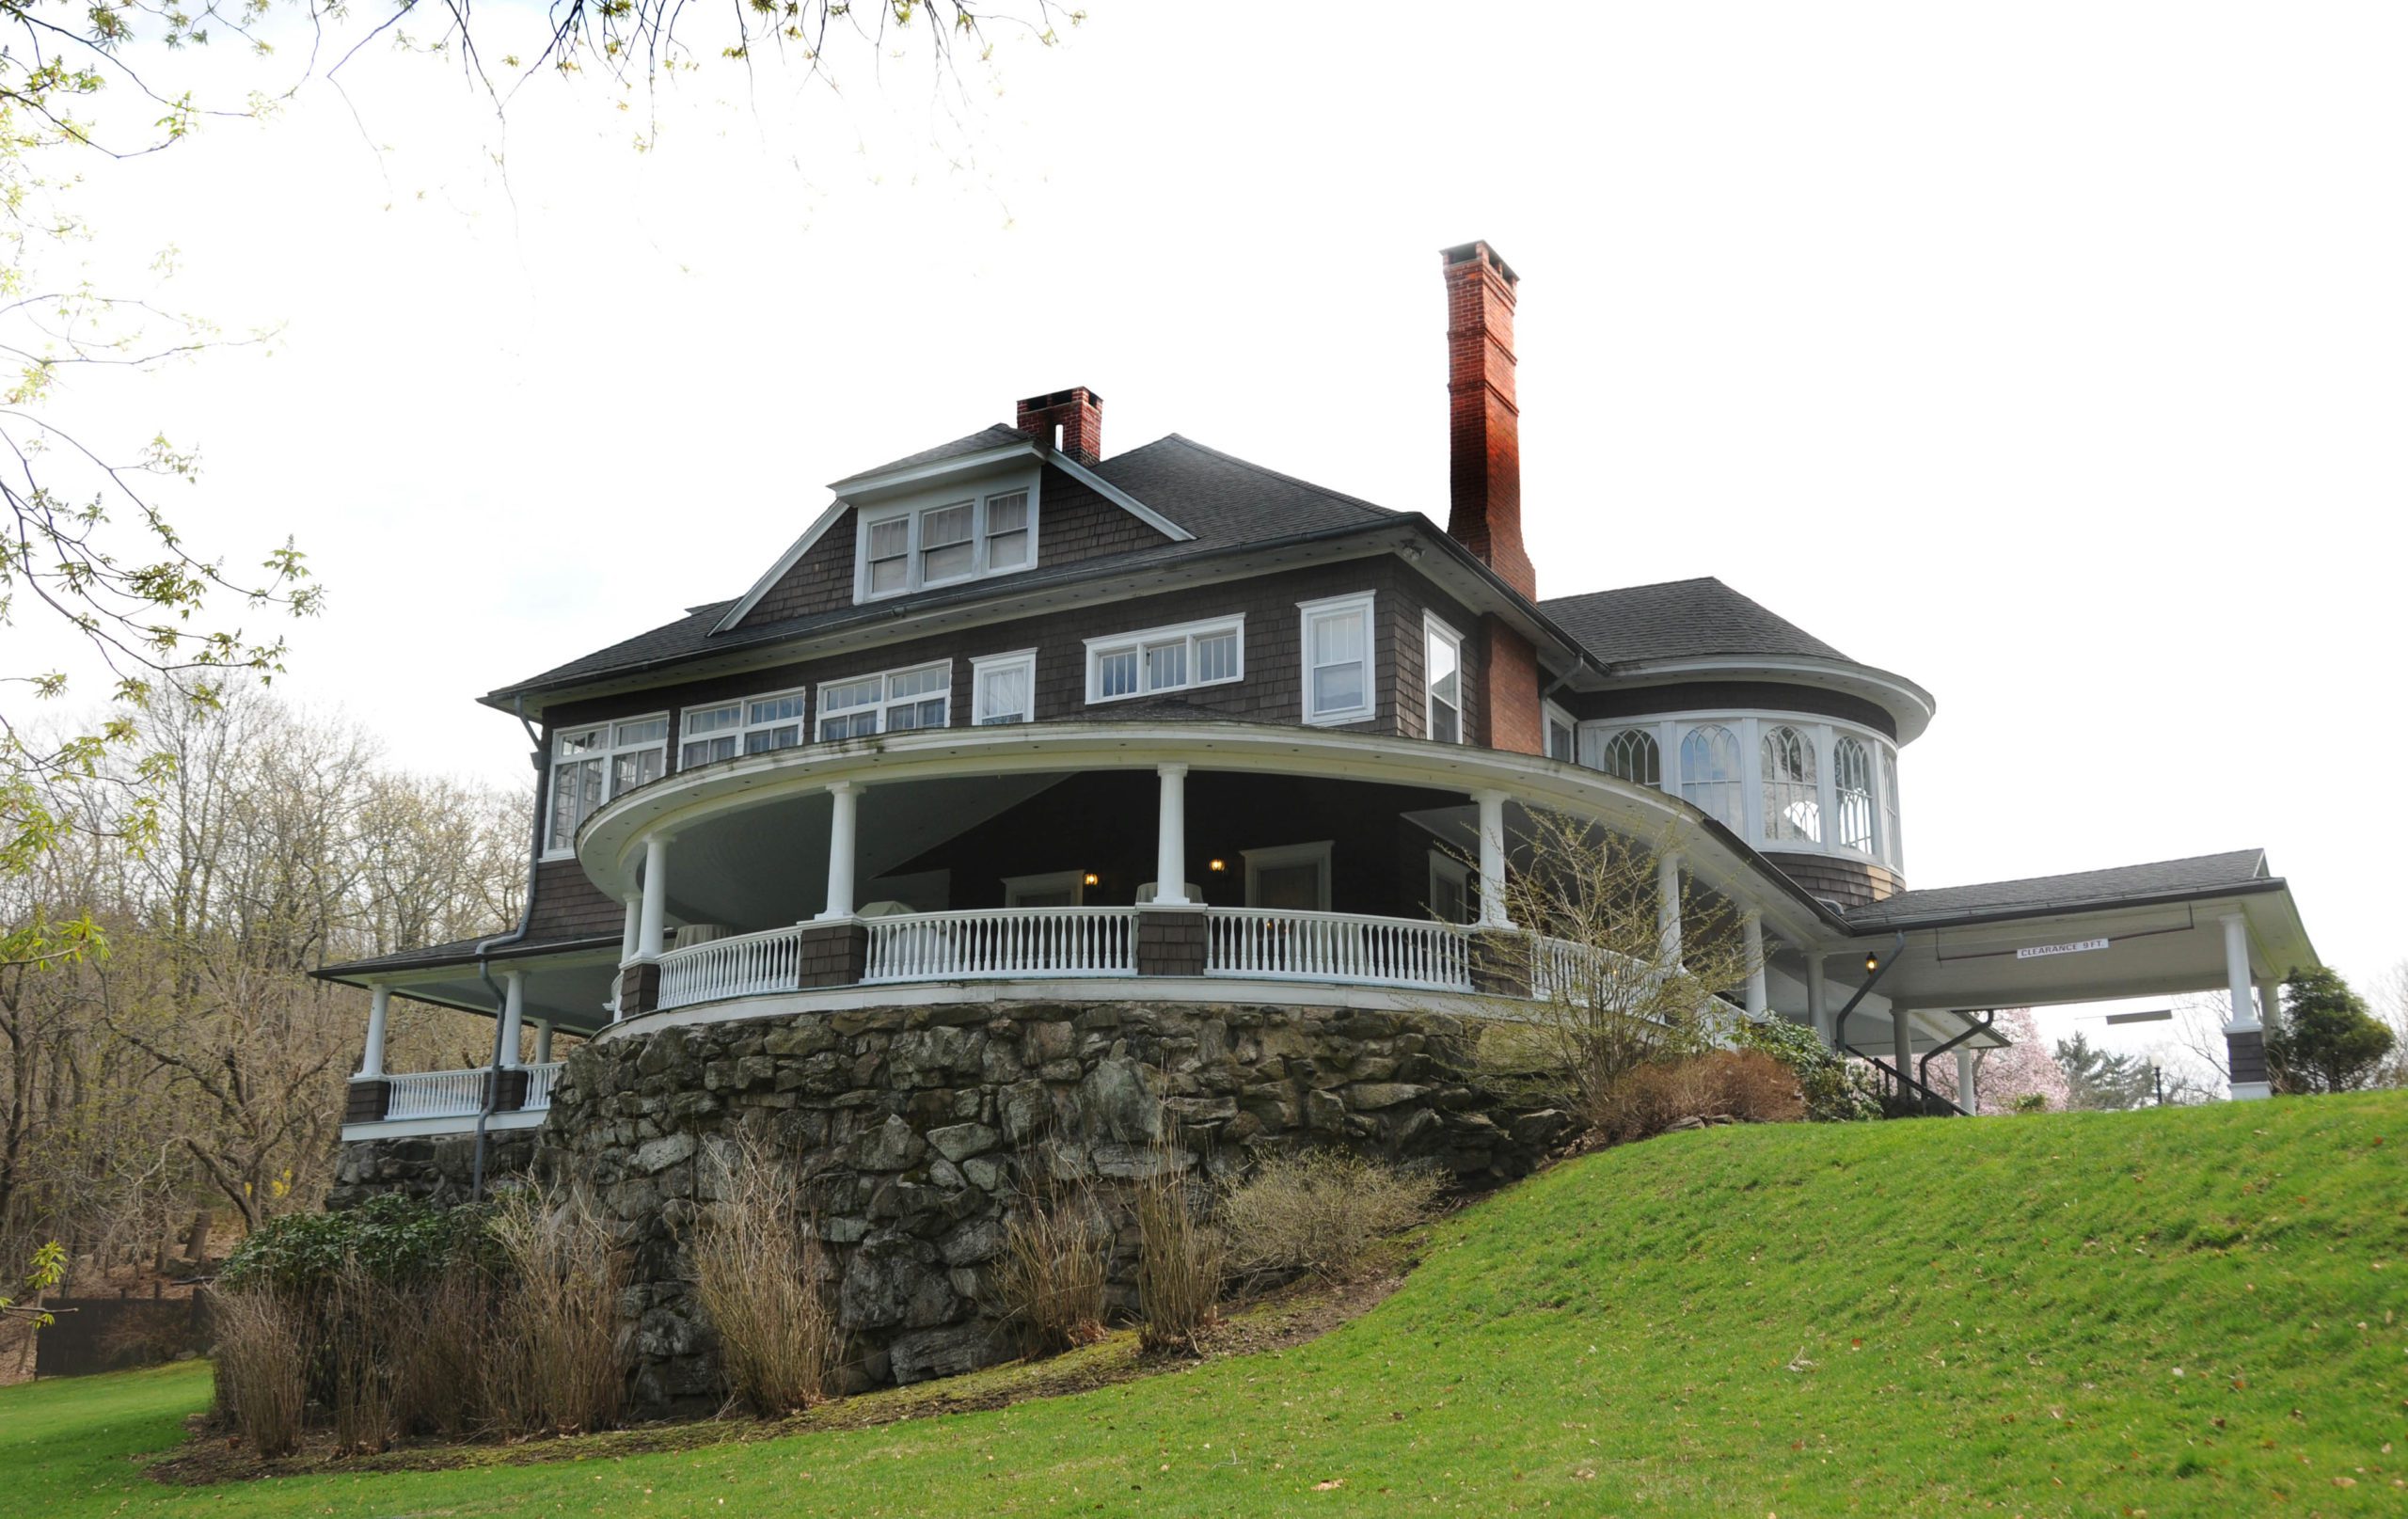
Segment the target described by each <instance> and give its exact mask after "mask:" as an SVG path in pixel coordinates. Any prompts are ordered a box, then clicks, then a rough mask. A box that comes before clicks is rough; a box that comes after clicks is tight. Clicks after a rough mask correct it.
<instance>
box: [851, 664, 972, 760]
mask: <svg viewBox="0 0 2408 1519" xmlns="http://www.w3.org/2000/svg"><path fill="white" fill-rule="evenodd" d="M952 703H953V663H952V661H951V660H943V661H940V662H938V663H936V664H932V665H916V666H913V667H912V668H911V669H909V670H890V671H885V672H881V673H879V674H875V675H862V676H858V677H856V678H855V679H852V680H841V681H831V682H829V683H828V684H827V685H824V686H822V687H820V688H819V738H820V741H821V742H822V743H833V742H835V741H837V740H839V739H844V738H868V737H872V736H876V735H878V734H882V733H909V732H911V731H913V730H915V729H920V728H943V727H945V726H947V725H948V724H949V723H950V722H951V721H952Z"/></svg>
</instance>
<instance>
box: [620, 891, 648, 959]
mask: <svg viewBox="0 0 2408 1519" xmlns="http://www.w3.org/2000/svg"><path fill="white" fill-rule="evenodd" d="M642 932H643V894H642V893H638V894H635V895H633V896H630V897H628V898H627V921H626V926H625V927H624V928H621V929H620V930H619V963H620V964H621V965H625V964H626V963H627V962H628V961H629V960H631V959H634V958H635V957H636V944H637V942H638V938H637V936H638V935H640V934H642Z"/></svg>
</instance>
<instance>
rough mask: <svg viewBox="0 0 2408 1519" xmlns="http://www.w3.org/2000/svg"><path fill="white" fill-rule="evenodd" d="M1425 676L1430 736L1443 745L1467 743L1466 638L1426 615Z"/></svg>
mask: <svg viewBox="0 0 2408 1519" xmlns="http://www.w3.org/2000/svg"><path fill="white" fill-rule="evenodd" d="M1421 672H1422V680H1423V685H1424V687H1425V688H1426V690H1427V692H1428V700H1427V703H1426V704H1425V706H1426V712H1425V715H1426V718H1427V720H1428V722H1429V728H1428V729H1427V732H1428V733H1429V735H1430V736H1431V737H1432V738H1433V739H1434V740H1436V741H1437V742H1439V743H1442V744H1460V743H1462V742H1463V741H1464V636H1463V635H1462V634H1461V633H1458V632H1456V631H1455V630H1454V629H1453V628H1451V627H1449V626H1448V625H1446V624H1444V623H1442V622H1440V621H1438V619H1436V618H1435V617H1432V616H1429V615H1428V614H1427V613H1425V614H1423V616H1422V619H1421Z"/></svg>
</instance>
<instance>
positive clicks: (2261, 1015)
mask: <svg viewBox="0 0 2408 1519" xmlns="http://www.w3.org/2000/svg"><path fill="white" fill-rule="evenodd" d="M2282 1010H2283V983H2282V980H2281V978H2279V977H2277V978H2275V979H2273V980H2270V981H2260V982H2258V983H2257V1026H2258V1027H2260V1028H2272V1027H2273V1026H2274V1015H2275V1014H2276V1013H2279V1012H2281V1011H2282Z"/></svg>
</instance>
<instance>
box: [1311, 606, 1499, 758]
mask: <svg viewBox="0 0 2408 1519" xmlns="http://www.w3.org/2000/svg"><path fill="white" fill-rule="evenodd" d="M1308 626H1309V625H1308ZM1307 636H1308V637H1309V636H1310V635H1309V633H1308V634H1307ZM1433 642H1441V643H1451V644H1453V645H1454V646H1455V700H1454V708H1455V736H1454V738H1453V739H1452V740H1451V742H1454V743H1458V744H1468V743H1470V742H1471V718H1470V715H1469V714H1468V713H1466V712H1465V710H1464V706H1465V704H1464V693H1465V689H1466V688H1469V687H1470V685H1471V677H1470V675H1469V674H1468V673H1467V672H1465V670H1464V636H1463V635H1462V634H1461V633H1458V632H1456V631H1455V630H1454V629H1453V628H1451V627H1450V626H1448V625H1446V624H1445V623H1443V622H1440V621H1439V620H1438V618H1437V617H1436V615H1435V614H1434V613H1431V612H1426V611H1425V612H1423V613H1422V614H1421V736H1423V737H1424V738H1427V739H1429V740H1430V741H1431V742H1432V743H1434V744H1443V743H1447V742H1450V740H1448V739H1444V738H1441V737H1439V736H1438V683H1437V682H1436V681H1434V680H1433V679H1431V678H1430V645H1431V644H1432V643H1433ZM1363 643H1364V649H1365V656H1364V663H1365V666H1366V668H1365V670H1364V675H1365V677H1366V679H1365V683H1364V691H1365V693H1366V694H1369V693H1370V680H1369V676H1370V669H1369V665H1370V639H1369V638H1368V637H1366V638H1365V639H1364V641H1363ZM1306 674H1307V686H1308V687H1309V684H1310V675H1311V672H1309V671H1307V672H1306ZM1305 699H1306V700H1307V702H1309V701H1311V700H1312V693H1311V691H1310V690H1309V689H1307V691H1306V693H1305ZM1373 704H1374V705H1376V704H1377V698H1373Z"/></svg>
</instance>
